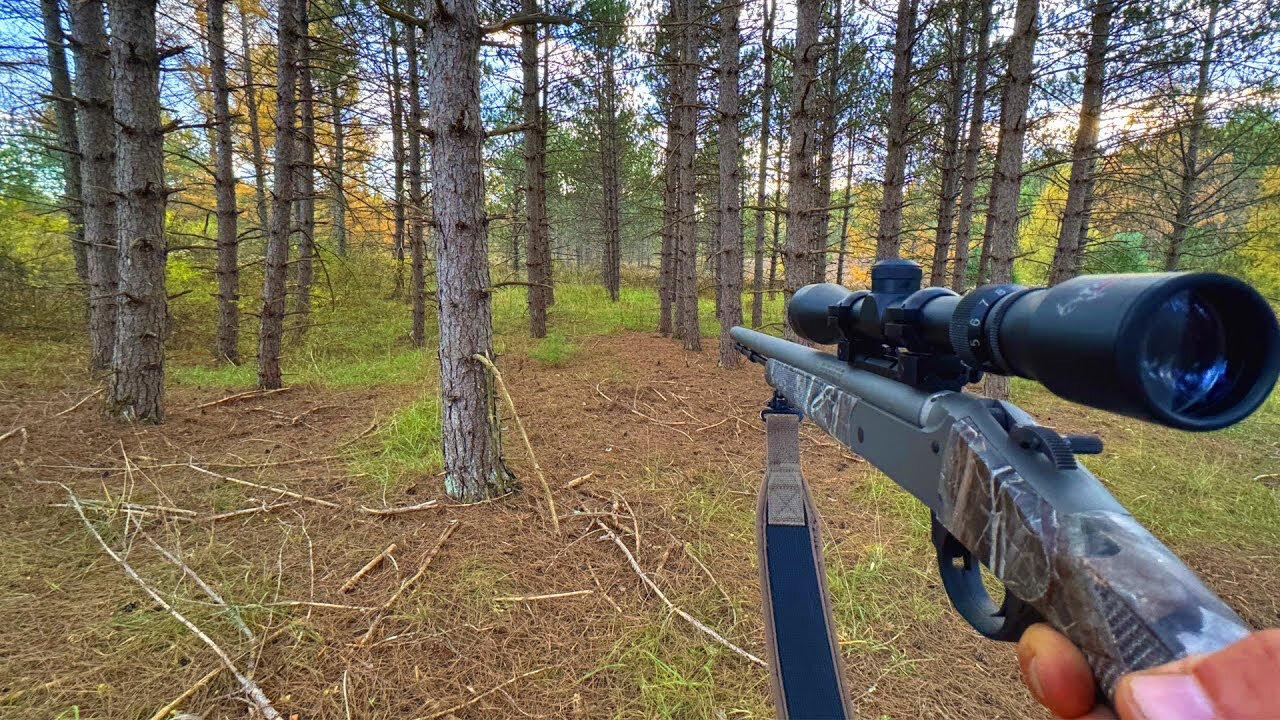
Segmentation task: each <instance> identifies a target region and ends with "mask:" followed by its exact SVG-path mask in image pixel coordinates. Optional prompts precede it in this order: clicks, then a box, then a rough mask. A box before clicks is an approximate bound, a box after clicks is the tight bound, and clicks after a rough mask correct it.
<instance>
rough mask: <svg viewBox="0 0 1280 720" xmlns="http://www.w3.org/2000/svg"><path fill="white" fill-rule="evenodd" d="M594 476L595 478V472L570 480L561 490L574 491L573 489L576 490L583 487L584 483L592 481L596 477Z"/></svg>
mask: <svg viewBox="0 0 1280 720" xmlns="http://www.w3.org/2000/svg"><path fill="white" fill-rule="evenodd" d="M594 476H595V471H592V472H589V473H587V474H586V475H579V476H578V477H576V478H574V479H572V480H570V481H569V482H567V483H565V484H564V485H561V486H560V489H561V490H572V489H574V488H576V487H578V486H579V485H581V484H582V483H584V482H586V481H588V480H590V479H591V478H592V477H594Z"/></svg>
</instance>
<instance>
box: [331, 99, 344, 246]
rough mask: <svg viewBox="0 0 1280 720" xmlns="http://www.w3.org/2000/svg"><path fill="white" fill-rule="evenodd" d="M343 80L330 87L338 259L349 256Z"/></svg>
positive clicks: (334, 217) (334, 216)
mask: <svg viewBox="0 0 1280 720" xmlns="http://www.w3.org/2000/svg"><path fill="white" fill-rule="evenodd" d="M341 84H342V79H341V78H340V77H335V78H334V79H333V83H332V84H330V85H329V105H330V107H332V108H333V180H332V184H333V213H332V214H333V246H334V249H335V250H336V251H337V253H338V257H346V256H347V194H346V192H345V191H344V190H343V182H344V181H345V180H346V174H347V137H346V127H345V125H344V124H343V122H342V104H341V103H342V88H341Z"/></svg>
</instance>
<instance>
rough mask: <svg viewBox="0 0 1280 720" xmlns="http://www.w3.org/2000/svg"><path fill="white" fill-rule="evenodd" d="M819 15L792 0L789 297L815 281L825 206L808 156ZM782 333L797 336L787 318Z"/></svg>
mask: <svg viewBox="0 0 1280 720" xmlns="http://www.w3.org/2000/svg"><path fill="white" fill-rule="evenodd" d="M821 16H822V3H821V0H797V2H796V46H795V47H796V49H795V57H796V60H795V67H794V70H793V79H792V89H791V146H790V151H789V153H788V155H789V161H790V166H791V167H790V170H791V176H790V179H789V183H788V184H789V188H790V189H789V191H788V193H787V239H786V247H785V249H784V251H783V261H782V263H783V270H784V277H783V293H784V295H785V296H786V299H787V300H788V301H789V300H790V299H791V296H792V295H793V294H795V292H796V290H799V289H800V288H801V287H802V286H804V285H807V284H809V283H813V282H818V278H817V277H816V273H815V272H814V268H815V267H816V262H815V257H816V256H817V255H818V249H819V243H820V242H821V241H822V233H821V228H819V227H818V226H817V220H818V217H819V212H818V210H817V208H818V207H819V204H821V206H822V207H825V206H826V205H827V202H826V201H824V200H822V199H821V198H820V197H819V185H818V178H817V168H816V167H814V160H813V159H814V156H815V155H817V153H818V137H817V132H816V122H817V111H818V103H819V101H820V98H819V92H820V88H819V87H818V82H817V71H818V60H819V56H820V55H821V53H822V46H821V45H820V44H819V42H818V26H819V24H820V21H821ZM785 334H786V336H787V337H788V338H789V339H792V340H795V339H796V338H797V336H796V335H795V332H794V331H793V330H792V329H791V325H790V324H789V323H788V324H787V325H786V328H785Z"/></svg>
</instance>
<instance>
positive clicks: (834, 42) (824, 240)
mask: <svg viewBox="0 0 1280 720" xmlns="http://www.w3.org/2000/svg"><path fill="white" fill-rule="evenodd" d="M834 2H835V13H834V15H833V17H832V32H831V52H829V53H826V59H827V67H826V82H825V83H823V85H824V87H823V88H822V95H821V98H820V103H819V106H818V107H819V111H820V113H821V115H820V117H819V118H818V138H819V148H820V149H819V158H820V159H819V162H818V195H817V200H818V207H817V209H816V210H815V212H814V219H813V224H814V226H815V227H816V228H817V231H818V241H817V244H816V246H815V247H814V251H815V253H814V255H813V269H812V273H813V278H814V279H813V282H826V280H827V264H828V263H827V252H828V250H829V249H830V247H831V210H830V209H829V207H828V206H830V205H831V176H832V175H834V174H835V148H836V135H837V134H839V125H838V124H837V120H838V119H839V116H840V57H841V49H842V48H841V43H842V42H843V39H844V2H843V0H834Z"/></svg>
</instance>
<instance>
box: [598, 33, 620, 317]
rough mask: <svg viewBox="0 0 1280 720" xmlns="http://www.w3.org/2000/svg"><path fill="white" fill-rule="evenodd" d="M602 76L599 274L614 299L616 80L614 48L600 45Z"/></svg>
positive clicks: (617, 277) (616, 267)
mask: <svg viewBox="0 0 1280 720" xmlns="http://www.w3.org/2000/svg"><path fill="white" fill-rule="evenodd" d="M603 53H604V58H603V63H601V64H602V65H603V70H604V73H603V74H604V77H603V79H602V86H601V88H600V92H599V94H598V100H597V103H598V107H597V108H596V117H597V118H598V122H599V123H600V126H599V132H600V175H601V184H602V186H603V187H602V188H601V190H602V191H603V192H602V193H601V195H602V197H601V199H602V201H603V205H604V207H603V208H602V213H603V223H602V224H603V225H604V228H603V229H604V252H603V253H602V254H601V259H600V261H601V267H600V277H601V279H602V280H603V282H604V288H605V291H606V292H608V293H609V299H610V300H611V301H613V302H617V301H618V293H619V292H620V291H621V288H622V228H621V220H620V215H619V213H620V191H619V183H618V84H617V83H618V80H617V73H616V68H615V64H616V60H617V57H616V56H617V53H616V49H615V48H614V47H612V46H610V47H606V48H603Z"/></svg>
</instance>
